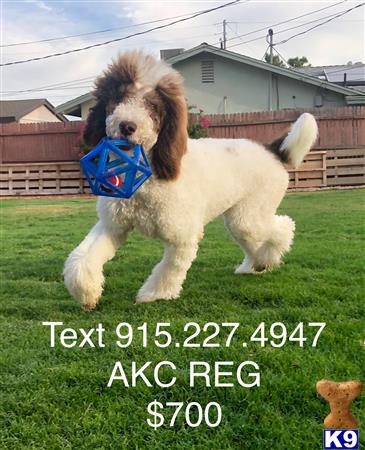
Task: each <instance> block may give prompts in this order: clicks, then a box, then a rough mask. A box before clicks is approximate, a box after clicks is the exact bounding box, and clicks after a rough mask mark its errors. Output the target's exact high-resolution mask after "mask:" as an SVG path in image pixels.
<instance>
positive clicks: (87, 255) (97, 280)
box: [63, 221, 127, 309]
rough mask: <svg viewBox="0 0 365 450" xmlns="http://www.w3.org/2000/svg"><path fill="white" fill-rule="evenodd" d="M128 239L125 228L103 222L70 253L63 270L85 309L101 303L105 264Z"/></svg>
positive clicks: (70, 290) (71, 291) (76, 297)
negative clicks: (116, 227)
mask: <svg viewBox="0 0 365 450" xmlns="http://www.w3.org/2000/svg"><path fill="white" fill-rule="evenodd" d="M126 238H127V232H126V231H124V230H123V229H119V228H118V229H115V228H113V229H112V228H110V227H107V226H106V225H104V224H103V223H102V222H101V221H99V222H98V223H97V224H96V225H95V226H94V227H93V228H92V229H91V231H90V232H89V234H88V235H87V236H86V238H85V239H84V240H83V241H82V242H81V244H80V245H79V246H78V247H76V248H75V249H74V250H73V251H72V252H71V253H70V255H69V256H68V258H67V260H66V263H65V268H64V271H63V275H64V280H65V285H66V287H67V289H68V290H69V292H70V294H71V295H72V296H73V297H74V298H75V299H76V300H77V301H78V302H79V303H80V304H81V306H82V307H83V308H84V309H94V308H95V306H96V305H97V303H98V301H99V298H100V297H101V294H102V292H103V284H104V275H103V265H104V263H106V262H107V261H109V260H110V259H112V258H113V256H114V255H115V252H116V251H117V249H118V247H119V246H120V244H121V243H122V242H123V241H124V240H125V239H126Z"/></svg>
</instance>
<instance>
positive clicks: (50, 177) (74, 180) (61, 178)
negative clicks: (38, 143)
mask: <svg viewBox="0 0 365 450" xmlns="http://www.w3.org/2000/svg"><path fill="white" fill-rule="evenodd" d="M90 192H91V191H90V188H89V186H88V184H87V181H86V179H85V178H84V176H83V174H82V171H81V168H80V164H79V163H78V162H56V163H52V162H51V163H27V164H23V163H22V164H2V165H1V169H0V194H1V195H12V196H19V195H60V194H89V193H90Z"/></svg>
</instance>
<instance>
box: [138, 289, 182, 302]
mask: <svg viewBox="0 0 365 450" xmlns="http://www.w3.org/2000/svg"><path fill="white" fill-rule="evenodd" d="M179 294H180V291H179V292H153V291H147V290H144V289H143V287H142V288H141V290H140V291H139V292H138V294H137V297H136V301H135V303H136V304H140V303H151V302H155V301H156V300H174V299H176V298H178V297H179Z"/></svg>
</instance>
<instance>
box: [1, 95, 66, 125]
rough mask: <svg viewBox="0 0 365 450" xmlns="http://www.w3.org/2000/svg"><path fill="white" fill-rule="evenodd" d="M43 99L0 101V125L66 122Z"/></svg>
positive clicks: (64, 118)
mask: <svg viewBox="0 0 365 450" xmlns="http://www.w3.org/2000/svg"><path fill="white" fill-rule="evenodd" d="M67 121H68V120H67V119H66V117H64V116H63V115H62V114H60V113H58V112H56V110H55V108H54V106H53V105H51V103H49V101H48V100H46V99H45V98H41V99H30V100H5V101H0V123H12V122H18V123H32V122H67Z"/></svg>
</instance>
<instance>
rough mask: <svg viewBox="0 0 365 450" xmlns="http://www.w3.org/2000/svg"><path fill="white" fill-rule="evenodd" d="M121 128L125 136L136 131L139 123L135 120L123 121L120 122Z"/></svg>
mask: <svg viewBox="0 0 365 450" xmlns="http://www.w3.org/2000/svg"><path fill="white" fill-rule="evenodd" d="M119 129H120V132H121V133H122V135H123V136H124V137H127V136H130V135H131V134H133V133H134V132H135V131H136V129H137V125H136V124H135V123H134V122H128V121H123V122H120V124H119Z"/></svg>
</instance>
